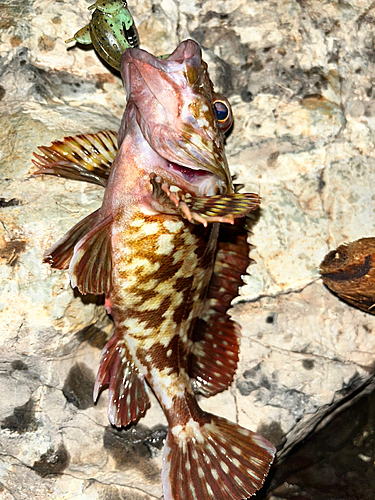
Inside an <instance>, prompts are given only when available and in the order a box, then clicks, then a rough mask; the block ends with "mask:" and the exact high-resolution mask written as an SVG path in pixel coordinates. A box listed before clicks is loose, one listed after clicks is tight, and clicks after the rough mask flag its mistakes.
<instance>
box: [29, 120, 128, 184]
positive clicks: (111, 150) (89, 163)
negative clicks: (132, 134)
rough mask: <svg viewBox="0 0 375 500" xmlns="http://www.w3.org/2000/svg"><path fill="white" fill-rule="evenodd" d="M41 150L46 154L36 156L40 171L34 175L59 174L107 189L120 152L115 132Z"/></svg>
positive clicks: (57, 143) (68, 140)
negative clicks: (114, 162)
mask: <svg viewBox="0 0 375 500" xmlns="http://www.w3.org/2000/svg"><path fill="white" fill-rule="evenodd" d="M38 149H39V151H40V152H41V153H43V154H42V155H41V154H38V153H34V156H35V158H36V160H32V162H33V163H34V165H36V166H37V167H38V168H39V170H37V171H36V172H35V175H41V174H48V175H56V176H58V177H63V178H65V179H72V180H77V181H85V182H90V183H92V184H98V185H100V186H104V187H105V185H106V184H107V180H108V176H109V172H110V170H111V166H112V163H113V160H114V159H115V156H116V154H117V150H118V147H117V134H116V132H113V131H112V130H104V131H102V132H98V133H97V134H80V135H76V136H74V137H72V136H70V137H65V138H64V139H63V140H62V141H55V142H53V143H52V145H51V146H39V147H38Z"/></svg>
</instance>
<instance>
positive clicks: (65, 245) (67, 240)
mask: <svg viewBox="0 0 375 500" xmlns="http://www.w3.org/2000/svg"><path fill="white" fill-rule="evenodd" d="M98 215H99V210H96V211H95V212H93V213H92V214H90V215H88V216H87V217H85V218H84V219H82V220H81V221H79V222H78V223H77V224H76V225H75V226H73V227H72V229H70V231H68V232H67V233H66V234H65V235H64V236H63V237H62V238H60V239H59V241H57V242H56V243H55V244H54V245H52V246H51V247H50V248H49V249H48V250H46V251H45V253H44V255H43V261H44V262H48V263H49V264H50V265H51V267H54V268H55V269H68V267H69V263H70V261H71V259H72V257H73V252H74V247H75V245H76V244H77V243H78V241H79V240H81V239H82V238H83V237H84V236H85V235H86V234H87V233H88V232H89V231H90V230H91V228H92V227H93V226H95V225H96V223H97V220H98Z"/></svg>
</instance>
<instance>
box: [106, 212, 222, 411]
mask: <svg viewBox="0 0 375 500" xmlns="http://www.w3.org/2000/svg"><path fill="white" fill-rule="evenodd" d="M120 226H123V224H121V221H120ZM126 226H127V230H126V231H124V230H123V231H121V232H118V233H117V236H116V238H115V240H114V246H115V247H116V248H121V249H122V251H121V252H114V256H113V264H114V275H113V282H114V283H115V285H114V287H113V291H112V292H111V299H110V303H111V306H110V312H111V315H112V317H113V318H114V321H115V324H116V335H117V337H118V338H119V339H120V338H121V339H123V342H124V344H125V345H126V346H127V350H128V352H129V353H130V354H131V355H132V356H133V359H134V362H135V365H136V366H137V368H138V371H139V373H141V374H142V375H144V377H145V378H146V379H147V380H148V381H149V383H150V384H151V386H152V388H153V390H154V391H155V393H156V395H157V397H158V399H159V400H160V402H161V404H162V406H163V409H164V411H165V412H166V415H167V418H168V420H169V421H171V420H172V419H173V416H174V413H175V412H174V411H172V412H170V410H171V408H172V403H171V401H172V399H173V398H175V397H176V396H177V395H178V394H182V396H183V395H184V393H185V391H190V392H192V389H191V383H190V379H189V377H188V375H187V371H188V370H187V363H188V354H189V350H190V344H191V340H190V338H189V329H190V327H191V324H192V322H193V320H194V319H195V318H197V317H198V316H199V314H200V313H201V311H202V307H203V303H204V299H205V296H206V293H207V285H208V282H209V279H210V277H211V273H212V262H213V257H214V253H215V249H216V240H217V234H218V225H217V224H215V225H213V226H210V227H208V228H204V227H201V226H192V225H191V224H190V223H188V222H187V221H185V220H181V218H177V217H172V216H170V217H166V218H165V219H164V220H161V219H160V217H158V216H150V215H143V214H142V213H138V214H137V215H135V217H134V218H133V219H132V220H131V221H130V222H129V223H128V224H127V225H126ZM150 236H152V240H151V239H150ZM166 237H167V238H166ZM165 241H167V245H165ZM179 251H180V252H179ZM112 297H113V298H112ZM171 378H173V382H171ZM178 413H179V415H181V412H178Z"/></svg>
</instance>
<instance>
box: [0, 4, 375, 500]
mask: <svg viewBox="0 0 375 500" xmlns="http://www.w3.org/2000/svg"><path fill="white" fill-rule="evenodd" d="M131 3H132V2H130V3H129V4H130V8H131V9H132V12H133V13H134V16H135V19H136V22H137V26H138V30H139V34H140V38H141V41H142V43H143V47H144V48H146V49H147V50H150V51H151V52H153V53H155V54H165V53H168V52H170V51H172V50H174V48H175V47H176V45H177V43H178V42H179V41H181V40H182V39H185V38H187V37H193V38H195V39H196V40H197V41H198V42H199V43H200V44H201V46H202V48H203V52H204V57H205V59H206V60H207V62H208V63H209V68H210V75H211V78H212V80H213V81H214V83H215V88H216V89H217V90H218V91H221V92H225V94H226V95H227V97H228V98H229V100H230V102H231V104H232V107H233V114H234V117H235V125H234V129H233V133H232V134H231V136H230V137H229V138H228V140H227V156H228V160H229V164H230V167H231V169H232V171H233V173H235V174H236V175H237V177H238V182H240V183H243V184H244V185H245V189H246V190H247V191H250V190H253V191H256V192H259V194H260V195H261V196H262V209H261V211H260V214H259V217H257V218H256V219H255V220H254V221H253V223H252V231H253V235H252V236H251V242H252V243H253V244H254V245H255V249H254V250H252V252H251V257H252V258H253V259H255V261H256V262H255V264H253V265H252V266H250V268H249V274H248V275H247V276H246V277H245V282H246V284H245V286H244V287H242V289H241V291H240V296H239V297H238V298H237V299H236V300H235V304H234V307H233V310H232V311H233V315H234V316H235V317H236V318H237V319H238V320H239V321H240V323H241V325H242V327H243V338H242V348H241V361H240V365H239V368H238V372H237V377H236V380H235V383H234V384H233V386H232V387H231V388H230V390H228V391H226V392H225V393H223V394H219V395H217V396H215V397H213V398H210V399H203V398H201V400H200V402H201V405H202V406H203V407H204V408H205V409H207V410H209V411H213V412H214V413H217V414H220V415H223V416H225V417H227V418H230V419H232V420H237V421H238V422H239V423H240V424H242V425H244V426H246V427H249V428H251V429H253V430H256V431H259V432H261V433H263V435H264V436H265V437H267V438H269V439H270V440H271V441H273V442H274V443H275V444H276V445H277V446H279V449H280V456H281V457H282V456H283V454H285V453H287V452H288V450H289V449H290V448H291V447H292V446H293V445H294V444H296V443H297V442H298V441H299V440H301V439H303V438H304V437H305V436H306V435H308V434H309V433H310V432H311V431H312V430H313V429H314V428H315V427H316V426H317V425H318V424H319V422H321V421H322V420H323V419H324V418H326V417H327V415H329V414H330V412H332V411H333V410H335V409H337V408H339V407H340V405H341V404H343V403H344V402H346V401H347V400H348V398H350V394H351V393H353V391H356V392H358V391H360V390H361V387H362V386H364V385H365V384H366V383H367V382H369V380H370V378H371V377H372V375H371V373H372V367H373V359H374V354H375V337H374V335H373V333H372V332H373V330H374V327H375V318H374V316H371V315H368V314H365V313H363V312H361V311H358V310H356V309H354V308H352V307H350V306H349V305H347V304H345V303H343V302H341V301H339V300H338V299H337V298H336V297H335V296H333V295H332V294H331V293H330V292H329V291H328V290H327V289H326V288H324V286H323V285H322V282H321V280H320V279H319V273H318V266H319V263H320V261H321V260H322V258H323V257H324V255H325V254H326V253H327V251H328V250H330V249H333V248H336V247H337V246H338V245H339V244H341V243H342V242H344V241H351V240H355V239H358V238H361V237H365V236H373V234H374V227H375V219H374V212H373V196H374V194H373V186H374V184H375V174H374V172H375V170H374V162H375V154H374V147H373V137H374V131H375V120H374V116H375V113H374V105H373V95H374V90H373V74H374V69H375V68H374V63H375V57H374V49H373V46H372V40H373V37H374V29H375V28H374V23H373V16H374V9H373V6H372V4H371V2H363V1H359V0H356V1H354V0H352V1H346V2H336V3H322V2H318V1H315V0H311V1H309V0H307V1H303V2H295V1H289V2H277V1H273V2H272V1H270V2H258V1H255V0H251V1H245V0H226V1H225V2H224V1H219V2H211V1H206V2H199V3H198V2H196V3H195V2H191V1H187V0H182V1H180V2H173V1H172V0H163V1H161V0H160V1H159V0H155V1H153V2H151V1H149V0H145V1H144V2H134V5H131ZM89 4H90V2H86V1H84V0H77V1H74V2H73V1H72V0H67V1H65V2H60V1H57V0H56V1H46V0H38V1H36V0H18V1H15V0H14V1H10V2H7V3H6V4H5V3H3V4H2V5H1V7H0V9H1V13H0V26H1V28H2V36H1V41H0V58H1V59H0V61H1V62H0V106H1V113H0V144H1V146H0V157H1V171H0V183H1V188H0V209H1V214H0V222H1V223H0V264H1V265H0V290H1V295H0V316H1V317H0V325H1V326H0V330H1V337H0V343H1V355H0V363H1V371H0V391H1V394H2V397H1V398H0V421H1V423H0V427H1V429H0V447H1V460H0V492H1V495H2V496H3V497H4V499H5V500H8V499H11V498H16V499H20V500H21V499H46V498H49V499H61V498H66V499H68V498H80V499H82V500H86V499H87V500H88V499H90V500H92V499H98V500H99V499H103V498H104V499H110V498H116V499H122V498H124V499H125V498H126V499H134V500H146V499H151V498H160V496H161V495H162V491H161V481H160V470H161V451H160V446H161V442H162V440H163V437H164V436H165V429H166V420H165V417H164V415H163V413H162V411H161V409H160V407H159V406H158V404H157V402H156V400H155V398H153V400H152V408H151V409H150V410H149V411H148V413H147V415H146V417H145V418H144V419H142V420H141V422H140V423H139V424H138V426H137V427H135V428H134V429H132V430H130V431H129V430H126V431H125V430H121V431H115V430H114V429H112V428H111V427H110V425H109V422H108V418H107V415H106V405H107V401H106V399H107V395H106V393H105V392H104V393H103V394H102V395H101V396H100V398H99V401H98V403H97V404H96V405H95V406H94V405H93V404H92V401H91V396H90V393H91V390H92V385H93V380H94V376H95V373H96V370H97V368H98V363H99V356H100V351H101V349H102V347H103V346H104V344H105V341H106V339H107V338H108V336H109V335H110V333H111V329H112V325H111V322H110V321H109V319H108V318H107V317H106V314H105V312H104V310H103V306H100V305H99V306H97V305H96V301H97V299H96V298H95V297H86V298H85V299H82V298H81V297H80V296H78V295H77V294H75V293H74V292H73V290H72V289H71V287H70V284H69V281H68V277H67V273H66V272H64V271H56V270H51V269H50V268H49V267H48V266H47V265H46V264H43V263H42V255H43V252H44V251H45V250H46V249H47V248H48V247H49V246H50V245H51V244H52V243H54V242H55V241H56V240H57V239H58V238H59V237H61V236H62V235H63V234H64V232H65V231H67V230H68V229H70V227H71V226H73V225H74V224H75V223H76V222H78V221H79V220H80V219H81V218H83V217H84V216H86V215H88V214H89V213H91V212H92V211H94V210H95V209H96V208H98V207H99V206H100V202H101V197H102V193H103V191H102V189H101V188H99V187H95V186H92V185H85V184H83V183H75V182H73V181H66V180H61V179H57V178H52V177H51V178H47V177H46V178H41V177H34V176H33V175H32V174H33V170H34V168H33V166H32V164H31V158H32V152H33V151H35V150H36V147H37V146H38V145H48V144H49V143H50V142H51V141H52V140H58V139H61V138H62V137H63V136H66V135H74V134H77V133H85V132H96V131H98V130H103V129H114V130H116V129H117V128H118V126H119V123H120V119H121V116H122V113H123V110H124V107H125V94H124V91H123V86H122V82H121V80H120V79H119V77H118V76H117V75H115V74H113V73H111V72H110V71H109V70H108V69H107V68H106V67H104V66H103V64H102V63H101V62H100V61H99V60H98V58H97V57H96V55H95V53H94V52H93V51H92V50H86V49H85V50H82V49H81V48H79V47H69V48H68V47H67V46H66V45H65V43H64V40H66V39H67V38H69V37H71V36H72V35H73V34H74V33H75V31H77V30H78V29H79V28H81V27H82V26H83V24H84V23H86V22H87V21H88V20H89V17H90V13H89V11H87V6H88V5H89Z"/></svg>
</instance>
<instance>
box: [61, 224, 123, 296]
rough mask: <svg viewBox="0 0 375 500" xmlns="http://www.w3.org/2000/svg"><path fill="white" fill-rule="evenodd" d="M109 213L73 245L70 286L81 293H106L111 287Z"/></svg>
mask: <svg viewBox="0 0 375 500" xmlns="http://www.w3.org/2000/svg"><path fill="white" fill-rule="evenodd" d="M112 221H113V217H112V215H109V216H108V217H106V218H105V219H103V220H102V221H101V222H100V223H98V224H97V226H96V227H94V228H93V229H92V230H91V231H90V232H89V233H87V234H86V236H84V237H83V238H82V239H81V240H80V241H79V242H78V243H77V245H76V246H75V248H74V254H73V258H72V260H71V262H70V266H69V274H70V280H71V284H72V287H73V288H74V287H77V288H78V290H79V291H80V292H81V293H83V294H86V293H93V294H96V295H100V294H102V293H105V294H108V293H109V291H110V289H111V284H112V282H111V275H112V255H111V253H112V252H111V234H110V227H111V224H112Z"/></svg>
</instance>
